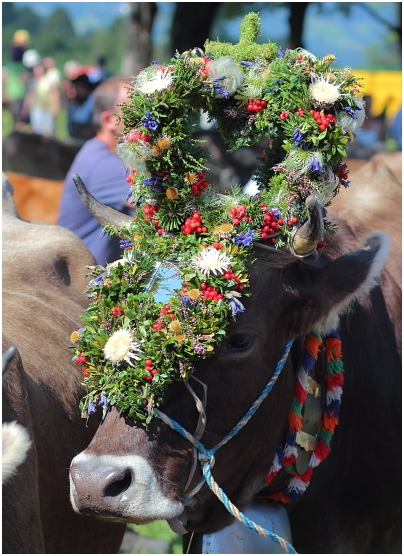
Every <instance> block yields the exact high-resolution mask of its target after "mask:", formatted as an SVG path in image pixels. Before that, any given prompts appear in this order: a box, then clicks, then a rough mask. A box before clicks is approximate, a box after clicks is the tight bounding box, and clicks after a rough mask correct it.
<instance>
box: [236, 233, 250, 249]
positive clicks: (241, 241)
mask: <svg viewBox="0 0 404 556" xmlns="http://www.w3.org/2000/svg"><path fill="white" fill-rule="evenodd" d="M253 236H254V232H253V231H252V230H248V232H246V233H245V234H238V235H237V236H236V239H235V241H236V243H237V245H244V246H246V247H247V245H250V243H251V242H252V240H253Z"/></svg>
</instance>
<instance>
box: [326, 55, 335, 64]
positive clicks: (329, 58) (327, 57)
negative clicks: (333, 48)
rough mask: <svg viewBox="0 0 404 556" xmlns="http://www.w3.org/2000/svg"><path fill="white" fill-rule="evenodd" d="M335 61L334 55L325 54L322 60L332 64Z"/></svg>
mask: <svg viewBox="0 0 404 556" xmlns="http://www.w3.org/2000/svg"><path fill="white" fill-rule="evenodd" d="M336 59H337V58H336V57H335V56H334V54H326V55H325V56H324V60H325V61H326V62H331V63H332V62H335V60H336Z"/></svg>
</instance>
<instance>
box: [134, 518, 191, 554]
mask: <svg viewBox="0 0 404 556" xmlns="http://www.w3.org/2000/svg"><path fill="white" fill-rule="evenodd" d="M128 527H129V528H130V529H132V530H133V531H135V532H136V533H138V534H139V535H142V536H143V537H148V538H151V539H158V540H162V541H165V542H166V543H168V545H169V547H170V552H169V554H182V553H183V551H182V537H181V535H178V534H177V533H174V531H173V530H172V529H171V528H170V526H169V525H168V523H167V522H166V521H154V522H153V523H149V524H148V525H132V524H129V525H128Z"/></svg>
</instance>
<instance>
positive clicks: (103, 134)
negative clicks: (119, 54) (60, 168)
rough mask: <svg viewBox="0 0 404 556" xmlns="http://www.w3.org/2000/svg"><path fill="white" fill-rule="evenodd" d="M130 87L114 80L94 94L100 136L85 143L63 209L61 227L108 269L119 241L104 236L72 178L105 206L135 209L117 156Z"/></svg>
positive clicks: (118, 250)
mask: <svg viewBox="0 0 404 556" xmlns="http://www.w3.org/2000/svg"><path fill="white" fill-rule="evenodd" d="M127 100H128V98H127V86H126V85H125V81H124V80H123V79H122V78H120V77H117V76H115V77H111V78H109V79H107V80H106V81H104V82H103V83H102V84H101V85H99V86H98V87H97V89H96V90H95V91H94V109H93V122H94V123H95V124H96V125H97V134H96V136H95V137H94V138H93V139H90V140H88V141H86V143H84V145H83V147H82V148H81V149H80V151H79V152H78V153H77V155H76V157H75V159H74V161H73V163H72V165H71V167H70V169H69V172H68V174H67V176H66V179H65V182H64V187H63V193H62V198H61V202H60V208H59V219H58V222H57V223H58V225H59V226H63V227H64V228H68V229H69V230H71V231H72V232H74V233H75V234H76V235H77V236H78V237H79V238H80V239H81V240H82V241H83V242H84V243H85V244H86V246H87V247H88V249H89V250H90V251H91V253H92V254H93V255H94V257H95V259H96V261H97V264H99V265H102V266H105V265H106V264H107V263H111V262H113V261H115V260H117V259H119V258H120V255H121V254H122V249H121V247H120V244H119V239H118V238H113V239H110V237H109V236H108V234H103V228H102V226H101V225H100V224H99V223H98V222H97V220H96V219H95V218H94V217H93V216H92V215H91V214H90V213H89V212H88V210H87V209H86V208H85V206H84V205H83V203H82V201H81V199H80V196H79V194H78V192H77V189H76V187H75V185H74V182H73V179H72V176H73V174H78V175H79V176H80V178H81V179H82V180H83V182H84V185H85V186H86V187H87V189H88V191H89V192H90V193H91V194H92V195H93V196H94V197H95V198H96V199H97V200H98V201H100V202H101V203H104V204H105V205H108V206H110V207H113V208H115V209H116V210H119V211H121V212H123V213H125V214H132V213H133V209H134V206H133V205H132V204H131V202H130V200H128V194H129V183H128V182H127V181H126V178H127V176H128V171H127V170H126V169H125V166H124V164H123V162H122V160H121V159H120V158H119V157H118V156H117V154H116V152H115V148H116V142H117V139H118V137H119V136H120V135H121V133H122V131H123V123H122V122H119V118H118V117H117V116H116V115H119V114H120V112H121V108H120V106H119V104H122V103H124V102H127Z"/></svg>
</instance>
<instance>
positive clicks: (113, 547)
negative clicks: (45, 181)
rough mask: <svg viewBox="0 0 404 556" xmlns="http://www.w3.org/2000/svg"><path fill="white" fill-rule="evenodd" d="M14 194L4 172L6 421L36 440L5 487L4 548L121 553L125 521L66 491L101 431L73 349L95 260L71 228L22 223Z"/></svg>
mask: <svg viewBox="0 0 404 556" xmlns="http://www.w3.org/2000/svg"><path fill="white" fill-rule="evenodd" d="M12 193H13V192H12V187H11V184H10V183H9V182H8V181H7V180H6V178H5V176H4V175H3V219H2V226H3V228H2V230H3V265H2V270H3V273H2V280H3V353H4V354H6V353H7V350H8V349H10V348H11V346H15V356H14V358H13V360H12V361H11V363H10V368H9V370H8V373H7V376H6V378H5V379H4V382H3V401H2V403H3V422H6V423H11V422H17V423H18V425H19V426H20V427H23V428H24V430H25V431H26V434H27V435H28V436H29V441H30V442H31V445H30V447H29V449H28V451H27V454H26V458H25V461H24V462H23V463H21V464H20V465H19V466H18V468H17V472H15V473H14V474H13V476H10V477H8V480H7V481H6V483H5V484H4V485H3V514H2V515H3V529H2V533H3V553H4V554H32V553H39V554H41V553H42V554H43V553H51V554H55V553H66V554H70V553H109V552H117V551H118V550H119V546H120V544H121V540H122V537H123V534H124V529H125V525H122V524H120V523H107V524H105V523H102V522H101V521H99V520H97V519H94V518H91V519H85V518H83V517H82V516H79V515H77V514H76V513H75V512H74V511H73V510H72V508H71V505H70V502H69V497H68V492H69V491H68V489H69V474H68V469H69V465H70V461H71V460H72V458H73V457H74V456H75V455H76V454H77V453H79V452H80V451H81V450H83V449H84V448H85V447H86V446H87V445H88V443H89V442H90V440H91V438H92V436H93V434H94V432H95V430H96V428H97V423H96V421H94V423H88V426H87V425H86V422H85V420H84V419H82V418H81V417H80V413H78V412H77V407H78V403H79V400H80V398H81V396H82V395H83V391H82V386H81V382H82V373H81V371H80V368H79V367H78V366H77V365H74V364H73V363H72V362H71V355H70V353H69V350H66V349H65V347H66V343H68V342H69V335H70V333H71V331H72V329H74V328H75V327H77V325H78V324H79V322H80V319H79V317H80V314H81V312H82V311H83V309H84V307H85V306H86V303H87V300H86V298H85V295H84V294H83V291H84V288H85V284H86V278H85V272H86V271H85V265H86V264H87V265H88V264H90V265H91V264H94V260H93V257H92V256H91V254H90V253H89V251H88V250H87V248H86V247H85V246H84V244H83V243H82V242H81V241H80V240H79V238H77V236H75V235H74V234H72V233H71V232H70V231H69V230H66V229H64V228H60V227H57V226H48V225H46V224H33V223H29V222H25V221H23V220H20V219H19V218H18V215H17V213H16V210H15V206H14V203H13V200H12ZM3 438H4V429H3Z"/></svg>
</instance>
